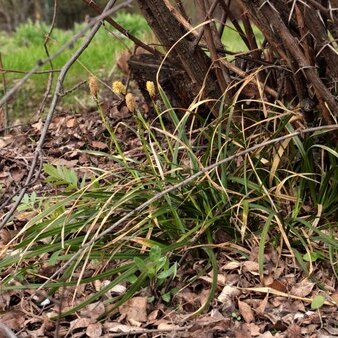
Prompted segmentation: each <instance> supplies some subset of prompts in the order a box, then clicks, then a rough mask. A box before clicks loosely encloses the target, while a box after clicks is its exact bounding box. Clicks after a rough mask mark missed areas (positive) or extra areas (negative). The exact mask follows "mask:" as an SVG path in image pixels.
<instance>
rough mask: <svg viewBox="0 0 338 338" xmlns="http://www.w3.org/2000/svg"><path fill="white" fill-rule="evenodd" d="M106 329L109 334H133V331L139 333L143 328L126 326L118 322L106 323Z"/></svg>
mask: <svg viewBox="0 0 338 338" xmlns="http://www.w3.org/2000/svg"><path fill="white" fill-rule="evenodd" d="M104 328H105V329H106V330H107V331H109V332H124V333H128V332H132V331H138V332H141V331H142V328H139V327H137V326H131V325H124V324H120V323H116V322H106V323H104Z"/></svg>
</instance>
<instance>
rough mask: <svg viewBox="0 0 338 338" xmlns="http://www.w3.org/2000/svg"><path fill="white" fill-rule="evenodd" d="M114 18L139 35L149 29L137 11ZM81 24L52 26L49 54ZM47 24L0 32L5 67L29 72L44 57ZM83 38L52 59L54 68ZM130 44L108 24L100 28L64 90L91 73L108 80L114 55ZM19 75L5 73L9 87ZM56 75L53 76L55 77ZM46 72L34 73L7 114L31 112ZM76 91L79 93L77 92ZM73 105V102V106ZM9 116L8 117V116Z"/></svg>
mask: <svg viewBox="0 0 338 338" xmlns="http://www.w3.org/2000/svg"><path fill="white" fill-rule="evenodd" d="M116 21H117V22H118V23H120V24H121V25H122V26H123V27H124V28H126V29H127V30H128V31H129V32H130V33H131V34H134V35H136V36H138V37H139V38H140V37H142V36H144V35H145V34H146V33H147V32H148V31H149V28H148V25H147V23H146V21H145V20H144V19H143V17H141V16H140V15H137V14H129V13H119V14H118V15H117V16H116ZM84 27H85V26H84V24H81V25H79V24H78V25H76V26H75V27H74V29H73V30H67V31H65V30H60V29H54V30H53V33H52V36H51V39H50V41H49V43H48V48H49V53H50V55H53V53H55V52H56V51H58V50H59V49H60V48H61V47H62V46H63V45H64V44H65V43H67V42H68V41H69V40H71V38H72V37H73V36H74V34H76V33H77V32H79V31H81V30H82V29H83V28H84ZM48 31H49V26H48V25H46V24H44V23H32V22H31V21H29V22H27V23H25V24H23V25H21V26H19V27H18V28H17V29H16V31H15V32H14V33H12V34H8V33H6V32H0V53H1V55H2V60H3V64H4V68H5V69H11V70H20V71H29V70H30V69H31V68H33V67H34V66H35V65H36V64H37V62H38V60H43V59H45V58H46V53H45V50H44V46H43V42H44V38H45V36H46V34H47V33H48ZM82 41H83V38H82V39H80V40H79V41H77V42H76V43H75V44H74V45H73V46H72V48H69V49H67V50H66V51H64V52H63V53H61V54H60V55H59V56H58V57H56V58H55V59H54V60H53V67H54V69H60V68H61V67H62V66H63V65H64V64H65V63H66V62H67V60H68V59H69V58H70V56H71V55H72V54H73V53H74V52H75V51H76V49H77V48H78V47H79V46H80V45H81V43H82ZM131 46H132V43H131V42H130V41H129V40H128V39H127V38H125V37H124V36H122V35H121V34H120V33H118V32H117V31H116V30H114V29H112V27H111V26H109V24H105V25H104V26H103V27H101V28H100V30H99V32H98V33H97V34H96V36H95V37H94V39H93V41H92V42H91V44H90V46H89V47H88V48H87V49H86V50H85V51H84V53H83V54H82V55H81V57H80V58H79V60H78V62H76V63H75V64H74V65H73V66H72V68H71V69H70V71H69V73H68V75H67V78H66V81H65V90H67V89H69V88H71V87H72V86H74V85H76V84H77V83H79V82H81V81H82V80H86V79H87V78H88V76H89V75H90V73H92V74H95V75H96V76H98V77H100V78H102V79H107V78H108V75H109V74H111V73H112V71H113V70H114V68H115V67H116V66H115V60H116V55H117V54H118V53H119V52H120V51H121V50H124V49H126V48H127V47H131ZM49 68H50V66H49V64H47V65H45V66H43V67H41V70H46V69H49ZM21 77H22V74H19V73H7V74H6V78H7V83H8V87H11V86H12V85H13V84H14V83H15V81H17V80H18V79H20V78H21ZM56 77H57V76H55V78H56ZM47 80H48V76H47V75H41V74H40V75H34V76H32V77H31V79H30V80H29V81H27V82H26V84H25V86H24V87H23V88H22V89H21V91H20V92H19V93H18V94H17V95H16V98H15V101H14V100H13V101H12V102H11V105H10V115H12V117H13V116H14V117H22V116H27V115H30V114H31V113H32V114H34V112H31V109H32V106H33V105H34V103H36V102H39V101H40V100H41V98H42V95H43V93H44V91H45V88H46V85H47ZM0 90H1V91H3V85H2V83H1V84H0ZM77 94H78V93H77ZM65 102H66V103H67V104H71V105H72V103H75V102H76V101H74V97H67V98H66V99H65ZM72 106H73V105H72ZM10 118H11V116H10Z"/></svg>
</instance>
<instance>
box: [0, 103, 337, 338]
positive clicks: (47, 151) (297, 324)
mask: <svg viewBox="0 0 338 338" xmlns="http://www.w3.org/2000/svg"><path fill="white" fill-rule="evenodd" d="M105 111H106V114H107V115H108V116H109V117H110V122H111V123H112V126H113V127H114V128H115V130H116V133H117V136H118V138H119V139H120V140H121V141H122V142H121V143H122V145H123V150H124V151H129V152H134V153H137V152H138V151H139V150H138V149H137V147H135V145H137V138H136V137H135V136H134V135H133V134H132V133H131V132H130V131H129V130H128V128H125V127H124V126H125V125H133V124H134V123H135V122H134V119H133V117H132V116H131V114H130V113H129V110H128V109H126V107H125V106H123V105H122V106H121V105H117V104H115V105H112V106H110V107H109V106H106V107H105ZM122 120H123V124H121V123H120V122H121V121H122ZM42 126H43V122H42V120H39V121H37V122H36V123H33V124H32V125H26V126H22V127H20V128H17V129H13V130H11V132H10V133H9V134H8V135H6V136H2V137H0V155H1V156H0V185H1V187H2V189H1V192H2V195H1V203H3V202H4V201H5V200H6V199H7V198H8V197H9V196H10V195H11V194H13V192H15V191H16V189H18V188H19V187H20V186H22V184H23V182H24V180H25V178H26V175H27V172H28V170H29V163H30V160H31V159H32V157H33V152H34V150H35V148H34V147H35V143H36V142H37V140H38V138H39V136H40V132H41V128H42ZM109 149H110V140H109V135H108V134H107V133H106V130H105V128H104V126H103V124H102V122H101V121H100V119H99V118H98V116H97V114H96V113H95V112H90V111H84V112H81V113H67V112H63V113H59V114H58V115H57V116H55V117H54V119H53V121H52V124H51V126H50V129H49V131H48V136H47V140H46V142H45V144H44V148H43V150H44V160H45V161H46V162H47V163H52V164H56V165H57V164H59V165H64V166H67V167H69V168H73V169H75V170H77V171H78V172H79V173H81V174H84V173H85V172H86V173H87V172H90V170H89V168H90V167H91V166H92V165H94V166H98V167H100V168H103V169H105V168H107V169H108V168H111V167H112V166H113V165H114V163H113V161H111V160H110V159H109V157H106V156H96V155H95V154H94V153H95V152H97V151H109ZM29 191H30V192H36V193H38V194H39V195H43V194H53V193H56V192H57V191H56V188H51V187H50V186H47V185H46V184H45V182H44V178H43V176H42V177H41V178H40V179H38V180H37V181H36V182H35V183H34V184H33V185H32V186H31V187H30V188H29ZM7 210H8V209H4V210H3V211H2V212H6V211H7ZM31 217H32V215H31V214H29V213H26V214H25V213H24V212H23V213H18V214H17V215H16V219H15V224H16V229H15V228H13V229H2V230H0V247H1V246H4V245H6V244H7V243H8V242H9V241H10V240H11V238H13V236H14V235H15V233H16V232H17V231H18V230H17V229H18V228H20V227H21V226H23V225H24V224H25V222H27V220H28V219H30V218H31ZM226 240H228V239H226ZM216 252H217V262H218V269H219V274H218V278H217V281H218V283H217V290H216V296H215V299H214V300H213V302H212V304H211V306H210V308H209V311H208V312H207V313H204V314H200V315H198V317H197V318H190V316H189V315H190V314H191V313H193V312H195V311H197V310H198V309H199V308H200V307H201V306H202V305H203V304H204V302H205V301H206V299H207V296H208V293H209V290H210V288H211V283H212V275H211V271H210V273H208V274H204V275H200V276H199V278H197V279H195V281H194V282H193V283H188V282H187V281H188V280H190V279H191V277H192V275H197V274H198V273H199V272H198V270H196V266H197V265H195V266H194V265H193V264H192V263H191V262H190V261H187V262H186V263H185V264H184V265H182V266H181V267H180V268H179V270H178V273H177V276H176V278H175V279H174V281H173V285H172V287H175V288H177V289H178V291H177V292H176V293H175V294H174V296H173V299H172V301H171V302H170V303H166V302H164V301H163V300H161V299H160V298H158V299H157V298H156V297H155V300H152V301H150V298H151V297H149V296H150V295H151V293H152V292H153V290H152V287H151V286H149V287H145V288H144V289H142V290H141V291H140V292H139V293H138V294H137V295H135V296H134V297H133V298H131V299H130V300H128V301H127V302H125V303H124V304H123V305H122V306H120V307H119V308H118V309H117V310H115V311H113V312H111V313H110V312H109V306H110V305H109V302H107V301H108V300H109V298H110V297H111V295H112V294H114V293H115V294H117V295H122V294H124V293H125V292H126V290H128V286H129V285H128V284H125V285H118V286H116V287H115V288H114V290H111V292H109V293H106V294H105V295H103V296H102V297H101V298H100V299H99V300H96V301H95V302H93V303H91V304H89V305H88V306H87V307H85V308H84V309H82V310H80V311H79V312H78V313H77V314H74V315H70V316H67V317H66V318H61V319H58V320H55V318H57V317H58V315H59V314H60V308H61V310H62V311H65V310H67V309H69V308H71V307H72V306H74V305H76V304H77V303H80V302H82V301H83V300H85V299H86V298H88V296H89V295H90V293H91V291H92V290H98V289H100V288H101V287H103V286H104V284H105V283H109V282H110V281H109V280H107V281H102V282H101V284H100V282H98V281H96V282H94V283H92V284H93V285H92V288H87V287H85V286H82V285H80V286H79V287H78V288H77V297H76V299H73V295H74V288H67V289H60V290H58V291H57V292H56V293H55V295H53V297H48V295H46V294H44V293H40V294H39V297H36V291H35V290H33V289H23V290H20V287H21V286H22V285H21V284H20V283H19V282H17V283H18V284H17V286H18V289H17V290H11V291H4V290H3V291H1V293H0V323H1V325H5V326H6V327H7V328H9V329H11V330H13V332H15V333H16V335H17V337H55V336H58V337H182V338H183V337H187V338H188V337H199V338H204V337H206V338H209V337H242V338H243V337H244V338H245V337H261V338H264V337H288V338H298V337H334V336H338V329H337V327H338V322H337V320H336V318H337V317H338V312H337V303H338V296H337V294H338V291H337V285H336V283H335V279H334V277H333V276H332V272H331V270H330V268H329V267H327V266H324V265H321V263H318V264H317V265H316V266H315V267H314V270H313V271H312V275H311V276H310V277H307V276H306V275H305V274H304V273H303V272H302V270H301V268H300V267H299V266H298V265H297V264H295V263H294V261H293V259H292V258H291V257H289V256H288V255H283V254H282V255H278V254H277V253H276V251H274V250H273V249H272V248H271V249H269V248H266V253H265V264H264V271H263V279H262V280H260V277H259V276H260V275H259V264H258V263H257V261H258V260H257V255H258V254H257V253H258V247H253V248H251V249H250V250H249V251H248V252H249V254H243V253H239V252H238V251H232V252H231V251H229V252H226V250H222V248H218V249H216ZM204 263H206V262H203V261H201V262H199V264H201V265H203V264H204ZM93 271H94V270H93ZM53 272H54V269H51V268H50V267H47V266H46V270H45V271H44V275H45V276H46V277H48V275H51V274H52V273H53ZM8 273H9V272H8V271H4V272H2V274H1V278H4V277H5V275H6V274H8ZM75 273H80V271H75ZM87 273H88V271H87ZM90 274H91V273H90V272H89V275H90ZM0 287H1V285H0ZM81 288H82V289H81ZM311 304H312V307H311ZM108 312H109V316H106V317H105V316H104V314H105V313H108ZM102 318H103V319H102ZM187 318H188V319H187ZM0 332H1V326H0ZM6 338H8V337H6Z"/></svg>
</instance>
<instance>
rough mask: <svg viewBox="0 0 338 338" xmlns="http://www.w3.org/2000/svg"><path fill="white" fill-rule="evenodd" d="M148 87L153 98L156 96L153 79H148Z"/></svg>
mask: <svg viewBox="0 0 338 338" xmlns="http://www.w3.org/2000/svg"><path fill="white" fill-rule="evenodd" d="M146 89H147V92H148V93H149V96H150V97H151V98H153V97H155V85H154V82H153V81H147V83H146Z"/></svg>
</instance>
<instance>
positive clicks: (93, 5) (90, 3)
mask: <svg viewBox="0 0 338 338" xmlns="http://www.w3.org/2000/svg"><path fill="white" fill-rule="evenodd" d="M82 1H84V2H85V3H86V4H87V5H88V6H90V7H91V8H93V9H94V11H96V12H97V13H101V12H102V9H101V8H100V7H99V6H98V5H97V4H96V3H95V2H94V1H92V0H82ZM104 20H105V21H107V22H108V23H109V24H111V25H112V26H113V27H114V28H115V29H117V30H118V31H119V32H120V33H121V34H123V35H124V36H126V37H127V38H128V39H129V40H131V41H133V42H134V43H135V44H136V45H137V46H140V47H142V48H143V49H145V50H147V51H148V52H149V53H151V54H154V55H156V56H160V57H161V56H162V54H161V53H160V52H159V51H158V50H157V49H155V48H152V47H150V46H149V45H147V44H145V43H144V42H142V41H141V40H139V39H138V38H137V37H136V36H134V35H132V34H131V33H130V32H128V31H127V30H126V29H125V28H123V27H122V26H121V25H119V24H118V23H117V22H116V21H115V20H113V19H112V18H111V17H108V16H107V17H106V18H105V19H104Z"/></svg>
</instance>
